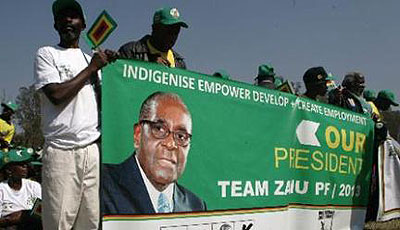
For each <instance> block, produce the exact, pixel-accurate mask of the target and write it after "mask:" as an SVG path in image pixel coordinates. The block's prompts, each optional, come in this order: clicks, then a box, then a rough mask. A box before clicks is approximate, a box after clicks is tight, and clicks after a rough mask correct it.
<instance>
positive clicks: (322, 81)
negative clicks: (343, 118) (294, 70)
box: [302, 66, 329, 101]
mask: <svg viewBox="0 0 400 230" xmlns="http://www.w3.org/2000/svg"><path fill="white" fill-rule="evenodd" d="M328 80H329V78H328V74H327V73H326V71H325V69H324V68H323V67H321V66H318V67H312V68H309V69H308V70H307V71H306V72H305V73H304V75H303V81H304V85H305V86H306V92H305V93H304V94H303V95H302V96H303V97H307V98H310V99H313V100H316V101H317V100H319V98H321V97H324V96H325V95H326V93H327V91H328V86H327V81H328Z"/></svg>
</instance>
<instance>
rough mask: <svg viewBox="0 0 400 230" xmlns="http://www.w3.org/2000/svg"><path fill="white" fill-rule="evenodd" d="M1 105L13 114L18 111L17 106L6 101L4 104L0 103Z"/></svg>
mask: <svg viewBox="0 0 400 230" xmlns="http://www.w3.org/2000/svg"><path fill="white" fill-rule="evenodd" d="M1 105H2V106H3V107H7V108H9V109H11V110H12V111H14V112H15V111H16V110H17V109H18V105H17V104H15V103H13V102H12V101H8V102H6V103H1Z"/></svg>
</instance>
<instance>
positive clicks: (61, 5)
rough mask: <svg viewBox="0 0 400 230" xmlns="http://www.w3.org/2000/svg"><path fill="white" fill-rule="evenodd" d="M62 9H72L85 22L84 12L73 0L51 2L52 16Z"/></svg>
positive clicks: (55, 15)
mask: <svg viewBox="0 0 400 230" xmlns="http://www.w3.org/2000/svg"><path fill="white" fill-rule="evenodd" d="M64 9H73V10H75V11H77V12H78V13H79V15H80V16H81V17H82V19H83V22H85V14H84V13H83V10H82V7H81V5H80V4H79V3H78V2H77V1H75V0H56V1H55V2H53V7H52V10H53V16H54V18H56V17H57V16H58V14H59V13H60V12H61V11H62V10H64Z"/></svg>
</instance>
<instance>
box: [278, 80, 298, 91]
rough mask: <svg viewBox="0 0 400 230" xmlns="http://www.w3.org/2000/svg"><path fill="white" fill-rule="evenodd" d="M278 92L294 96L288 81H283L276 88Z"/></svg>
mask: <svg viewBox="0 0 400 230" xmlns="http://www.w3.org/2000/svg"><path fill="white" fill-rule="evenodd" d="M276 89H277V90H279V91H282V92H286V93H291V94H295V91H294V89H293V86H292V84H291V83H290V82H289V81H285V82H284V83H282V84H281V85H280V86H278V87H277V88H276Z"/></svg>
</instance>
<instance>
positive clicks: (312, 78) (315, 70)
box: [303, 66, 331, 84]
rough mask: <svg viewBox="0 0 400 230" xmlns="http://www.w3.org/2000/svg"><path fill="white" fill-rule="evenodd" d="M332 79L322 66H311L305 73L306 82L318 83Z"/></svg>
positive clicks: (304, 79)
mask: <svg viewBox="0 0 400 230" xmlns="http://www.w3.org/2000/svg"><path fill="white" fill-rule="evenodd" d="M328 80H331V77H328V74H327V73H326V71H325V69H324V68H323V67H322V66H318V67H312V68H309V69H308V70H307V71H306V72H305V73H304V75H303V81H304V83H305V84H318V83H321V82H326V81H328Z"/></svg>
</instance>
